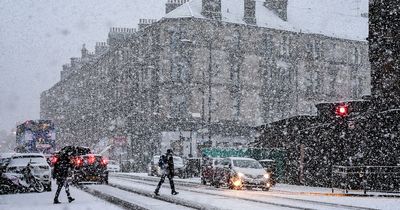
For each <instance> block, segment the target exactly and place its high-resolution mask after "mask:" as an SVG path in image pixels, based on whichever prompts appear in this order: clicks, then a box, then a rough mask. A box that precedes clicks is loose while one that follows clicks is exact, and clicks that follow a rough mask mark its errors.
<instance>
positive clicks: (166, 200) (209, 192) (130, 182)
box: [0, 173, 400, 210]
mask: <svg viewBox="0 0 400 210" xmlns="http://www.w3.org/2000/svg"><path fill="white" fill-rule="evenodd" d="M158 179H159V178H158V177H149V176H147V175H146V174H141V173H115V174H113V175H111V177H110V180H109V182H110V183H109V185H99V184H87V185H81V186H80V187H81V188H85V191H90V192H92V193H93V192H96V193H97V194H101V195H102V196H103V198H104V197H106V198H107V199H108V200H109V201H111V202H108V201H106V200H103V199H101V198H99V197H96V196H93V195H90V194H88V193H86V192H84V191H82V190H81V189H78V188H76V187H71V194H72V196H73V197H75V198H76V200H75V201H74V202H72V203H68V202H67V199H66V195H65V192H64V191H62V193H61V196H60V201H61V202H62V203H61V204H58V205H55V204H53V196H54V193H55V192H54V190H55V187H56V186H55V185H54V184H53V191H52V192H44V193H22V194H10V195H1V196H0V209H7V210H14V209H18V210H21V209H22V210H25V209H26V210H28V209H29V210H34V209H40V210H45V209H63V210H65V209H67V210H68V209H88V210H90V209H93V210H94V209H111V210H117V209H123V208H126V209H131V208H133V206H135V207H134V208H142V209H260V210H261V209H276V210H280V209H323V210H330V209H387V210H391V209H396V208H397V207H396V206H400V199H399V198H396V197H394V198H385V197H353V196H344V194H340V193H336V194H334V195H330V194H329V193H328V189H327V188H312V187H304V186H294V185H280V184H278V185H277V186H276V187H274V188H272V189H271V190H270V191H268V192H263V191H259V190H254V191H249V190H229V189H226V188H214V187H211V186H208V185H206V186H205V185H201V184H199V180H198V178H192V179H177V180H176V187H177V190H178V191H179V194H178V195H176V196H172V195H170V189H169V185H168V183H166V184H164V185H163V187H162V188H161V191H160V194H161V195H160V196H155V195H154V194H153V191H154V189H155V186H156V184H157V181H158ZM370 194H371V193H370ZM112 203H116V204H117V205H114V204H112ZM127 204H129V205H127Z"/></svg>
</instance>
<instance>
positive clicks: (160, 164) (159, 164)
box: [158, 155, 167, 168]
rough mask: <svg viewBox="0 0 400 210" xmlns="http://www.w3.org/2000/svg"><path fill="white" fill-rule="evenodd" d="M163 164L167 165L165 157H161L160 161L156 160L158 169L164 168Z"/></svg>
mask: <svg viewBox="0 0 400 210" xmlns="http://www.w3.org/2000/svg"><path fill="white" fill-rule="evenodd" d="M165 164H167V157H165V155H161V156H160V159H159V160H158V166H159V167H160V168H165Z"/></svg>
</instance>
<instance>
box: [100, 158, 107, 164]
mask: <svg viewBox="0 0 400 210" xmlns="http://www.w3.org/2000/svg"><path fill="white" fill-rule="evenodd" d="M101 164H102V165H107V164H108V159H107V158H105V157H102V158H101Z"/></svg>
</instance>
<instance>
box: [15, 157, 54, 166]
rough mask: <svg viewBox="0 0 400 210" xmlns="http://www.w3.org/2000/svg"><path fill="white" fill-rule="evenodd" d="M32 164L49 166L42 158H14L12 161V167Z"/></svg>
mask: <svg viewBox="0 0 400 210" xmlns="http://www.w3.org/2000/svg"><path fill="white" fill-rule="evenodd" d="M29 161H30V163H31V164H47V161H46V159H45V158H44V157H42V156H34V155H32V156H14V157H13V158H12V159H11V162H10V165H28V163H29Z"/></svg>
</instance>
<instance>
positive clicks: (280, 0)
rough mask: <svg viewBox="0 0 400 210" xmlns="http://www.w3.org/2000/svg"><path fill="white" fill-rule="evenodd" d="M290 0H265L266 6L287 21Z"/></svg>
mask: <svg viewBox="0 0 400 210" xmlns="http://www.w3.org/2000/svg"><path fill="white" fill-rule="evenodd" d="M287 5H288V0H265V2H264V6H265V7H267V8H268V9H270V10H272V11H274V12H275V13H276V14H277V15H278V17H280V18H281V19H282V20H284V21H287Z"/></svg>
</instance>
